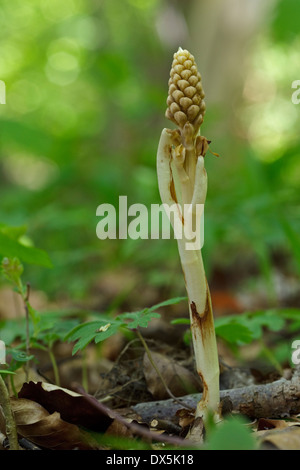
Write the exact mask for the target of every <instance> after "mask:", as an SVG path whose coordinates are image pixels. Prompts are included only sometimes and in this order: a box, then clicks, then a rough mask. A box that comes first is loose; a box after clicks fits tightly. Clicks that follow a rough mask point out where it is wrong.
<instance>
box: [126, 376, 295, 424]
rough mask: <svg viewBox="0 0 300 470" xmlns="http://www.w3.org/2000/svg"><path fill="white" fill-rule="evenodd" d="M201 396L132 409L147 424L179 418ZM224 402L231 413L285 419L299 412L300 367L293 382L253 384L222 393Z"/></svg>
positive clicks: (147, 404)
mask: <svg viewBox="0 0 300 470" xmlns="http://www.w3.org/2000/svg"><path fill="white" fill-rule="evenodd" d="M201 396H202V394H194V395H187V396H185V397H181V398H179V399H178V398H177V402H178V400H179V401H180V402H181V405H179V404H178V403H177V402H174V400H172V399H168V400H161V401H155V402H148V403H139V404H137V405H135V406H133V407H132V409H133V410H134V411H135V412H136V413H137V414H138V415H139V416H140V417H141V419H142V420H143V421H144V422H146V423H151V421H152V420H153V419H169V420H171V419H173V420H174V419H176V418H175V415H176V412H177V411H178V410H179V409H181V408H185V407H186V405H188V406H189V407H193V408H196V406H197V403H198V402H199V400H200V399H201ZM220 398H221V402H223V403H225V402H226V406H229V407H230V408H231V411H232V412H235V413H240V414H242V415H245V416H248V417H250V418H263V417H264V418H266V417H268V418H273V419H278V418H284V417H288V416H291V415H294V414H298V413H300V368H298V369H294V373H293V376H292V378H291V380H286V379H284V378H282V379H279V380H276V381H274V382H272V383H268V384H264V385H250V386H247V387H241V388H235V389H231V390H221V392H220Z"/></svg>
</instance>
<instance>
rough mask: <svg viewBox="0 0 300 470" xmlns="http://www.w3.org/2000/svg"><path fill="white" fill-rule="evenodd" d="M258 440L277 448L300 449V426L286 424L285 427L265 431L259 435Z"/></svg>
mask: <svg viewBox="0 0 300 470" xmlns="http://www.w3.org/2000/svg"><path fill="white" fill-rule="evenodd" d="M258 434H259V433H258ZM260 442H261V444H271V445H272V446H274V447H275V448H277V449H279V450H300V428H299V427H298V426H288V427H286V428H285V429H280V430H276V429H274V430H272V431H267V432H265V433H264V434H263V436H262V437H261V439H260Z"/></svg>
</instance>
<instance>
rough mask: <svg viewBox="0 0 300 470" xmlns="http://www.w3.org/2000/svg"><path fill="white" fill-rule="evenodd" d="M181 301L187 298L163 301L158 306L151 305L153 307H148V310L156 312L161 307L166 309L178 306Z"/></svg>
mask: <svg viewBox="0 0 300 470" xmlns="http://www.w3.org/2000/svg"><path fill="white" fill-rule="evenodd" d="M183 300H187V297H174V298H172V299H168V300H164V301H163V302H160V303H159V304H156V305H153V307H149V309H148V310H150V311H151V312H153V310H157V309H159V308H161V307H168V306H169V305H175V304H179V303H180V302H182V301H183Z"/></svg>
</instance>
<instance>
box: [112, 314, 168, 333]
mask: <svg viewBox="0 0 300 470" xmlns="http://www.w3.org/2000/svg"><path fill="white" fill-rule="evenodd" d="M153 318H160V314H159V313H157V312H152V311H150V309H149V310H148V309H145V310H141V311H139V312H133V313H123V314H122V315H119V316H118V319H120V320H121V319H122V320H123V321H127V320H130V321H129V323H127V324H126V326H127V328H129V329H130V330H135V329H137V328H139V327H140V328H147V326H148V324H149V322H150V321H151V320H152V319H153Z"/></svg>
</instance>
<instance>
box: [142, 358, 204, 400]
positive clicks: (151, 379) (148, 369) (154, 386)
mask: <svg viewBox="0 0 300 470" xmlns="http://www.w3.org/2000/svg"><path fill="white" fill-rule="evenodd" d="M151 356H152V359H153V361H154V363H155V364H156V367H157V368H158V370H159V371H160V373H161V375H162V376H163V378H164V380H165V382H166V385H167V386H168V388H169V390H170V391H171V392H172V393H173V395H175V396H177V397H179V396H182V395H186V394H188V393H197V392H199V391H201V384H200V382H199V380H198V379H197V377H196V376H195V375H194V374H193V373H192V372H191V371H189V370H188V369H186V368H185V367H183V366H181V365H180V364H178V363H176V362H175V361H173V360H172V359H169V358H168V357H166V356H164V355H163V354H160V353H156V352H151ZM144 375H145V379H146V383H147V387H148V390H149V392H150V393H151V394H152V396H153V398H154V399H155V400H163V399H165V398H168V397H169V394H168V391H167V390H166V387H165V386H164V384H163V383H162V381H161V379H160V377H159V376H158V374H157V372H156V370H155V369H154V367H153V366H152V364H151V362H150V360H149V358H148V355H147V354H146V353H145V355H144Z"/></svg>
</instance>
